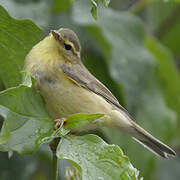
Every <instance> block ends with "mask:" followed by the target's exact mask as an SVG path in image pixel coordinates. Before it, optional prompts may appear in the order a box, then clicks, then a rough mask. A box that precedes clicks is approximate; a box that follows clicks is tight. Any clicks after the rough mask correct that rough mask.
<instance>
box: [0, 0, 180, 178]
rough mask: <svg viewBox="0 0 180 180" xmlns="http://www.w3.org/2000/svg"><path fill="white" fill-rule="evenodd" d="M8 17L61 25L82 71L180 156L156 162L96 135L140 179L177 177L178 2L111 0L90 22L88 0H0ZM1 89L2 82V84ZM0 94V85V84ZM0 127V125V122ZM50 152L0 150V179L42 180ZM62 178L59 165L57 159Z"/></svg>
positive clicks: (106, 133)
mask: <svg viewBox="0 0 180 180" xmlns="http://www.w3.org/2000/svg"><path fill="white" fill-rule="evenodd" d="M0 5H2V6H3V7H4V8H5V9H6V10H7V11H8V12H9V14H10V15H11V16H12V17H14V18H17V19H31V20H32V21H34V22H35V23H36V24H37V25H38V26H39V27H40V28H41V29H42V30H43V31H44V33H43V34H42V37H44V36H45V35H47V34H48V32H49V31H50V30H51V29H58V28H60V27H67V28H71V29H72V30H74V31H75V32H76V33H77V35H78V37H79V39H80V41H81V45H82V59H83V62H84V64H85V65H86V67H87V68H88V69H89V70H90V71H91V72H92V73H93V74H94V75H95V76H96V77H97V78H98V79H99V80H100V81H102V82H103V83H104V84H105V85H106V86H107V87H108V88H109V89H110V90H111V91H112V92H113V94H114V95H115V96H116V97H117V99H118V100H119V101H120V103H121V104H122V105H123V106H125V107H126V108H127V109H128V111H129V112H130V114H131V115H132V116H133V117H134V119H135V120H136V121H137V122H138V123H139V124H140V125H141V126H142V127H144V128H145V129H146V130H148V131H149V132H151V133H152V134H153V135H154V136H156V137H158V138H159V139H160V140H162V141H163V142H165V143H167V144H169V145H171V146H172V147H173V148H174V149H175V150H176V152H177V154H178V155H179V156H177V157H176V158H174V159H170V160H163V159H161V158H159V157H157V156H155V155H154V154H152V153H150V152H148V151H147V150H146V149H144V148H143V147H142V146H141V145H139V144H137V143H136V142H135V141H133V140H132V139H131V138H130V137H127V136H125V135H123V134H121V133H120V132H118V131H115V130H114V129H113V130H112V129H106V128H102V129H99V130H97V131H95V133H97V134H98V135H100V136H101V137H102V138H103V139H104V140H105V141H107V142H108V143H110V144H112V143H114V144H118V145H119V146H120V147H121V148H122V150H123V151H124V153H125V154H126V155H127V156H128V157H129V158H130V161H131V163H132V164H133V166H134V167H136V168H137V169H138V170H139V171H140V177H141V176H143V177H144V179H146V180H161V179H163V180H169V179H173V180H179V179H180V172H179V169H180V76H179V68H180V3H178V0H169V1H168V0H111V2H110V4H109V8H104V7H103V6H101V4H100V6H99V8H98V20H97V21H96V20H94V19H93V17H92V15H91V13H90V11H91V5H90V1H89V0H74V1H72V0H52V1H51V0H1V1H0ZM1 84H2V83H1ZM0 88H1V89H3V85H2V87H0ZM0 122H2V121H1V120H0ZM51 163H52V162H51V153H50V150H49V147H48V146H46V145H43V146H42V147H41V148H40V149H39V150H38V151H37V152H36V153H35V154H33V155H26V156H25V155H24V156H20V155H18V154H16V153H14V155H13V156H12V157H11V158H10V159H8V154H7V153H2V152H0V180H12V179H14V180H22V179H23V180H24V179H27V180H47V179H50V177H51V166H52V164H51ZM59 166H60V174H61V177H60V179H61V180H63V179H64V178H63V177H64V173H65V167H66V166H69V164H68V163H67V162H66V161H60V162H59Z"/></svg>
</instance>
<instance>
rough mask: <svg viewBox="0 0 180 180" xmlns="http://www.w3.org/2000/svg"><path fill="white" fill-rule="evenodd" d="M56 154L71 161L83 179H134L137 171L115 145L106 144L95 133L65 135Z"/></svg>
mask: <svg viewBox="0 0 180 180" xmlns="http://www.w3.org/2000/svg"><path fill="white" fill-rule="evenodd" d="M56 154H57V156H58V158H61V159H66V160H68V161H70V162H72V164H73V165H75V166H76V167H77V168H78V169H79V170H80V171H81V173H82V179H83V180H90V179H99V180H101V179H108V180H136V179H137V174H138V171H137V170H136V169H135V168H134V167H133V166H132V165H131V163H130V162H129V159H128V158H127V157H126V156H125V155H124V154H123V152H122V151H121V149H120V148H119V147H118V146H117V145H108V144H107V143H105V142H104V141H103V140H102V139H101V138H100V137H98V136H96V135H85V136H66V137H64V138H62V139H61V141H60V143H59V145H58V147H57V151H56Z"/></svg>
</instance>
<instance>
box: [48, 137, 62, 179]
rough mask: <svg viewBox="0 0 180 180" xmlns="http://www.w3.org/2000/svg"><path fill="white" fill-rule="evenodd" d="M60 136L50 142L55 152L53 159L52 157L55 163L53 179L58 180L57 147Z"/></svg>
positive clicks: (53, 152)
mask: <svg viewBox="0 0 180 180" xmlns="http://www.w3.org/2000/svg"><path fill="white" fill-rule="evenodd" d="M59 141H60V138H55V139H53V140H52V142H51V143H50V145H49V146H50V148H51V151H52V154H53V159H52V161H53V162H52V163H53V167H52V168H53V174H52V175H53V178H52V179H53V180H58V158H57V156H56V148H57V145H58V144H59Z"/></svg>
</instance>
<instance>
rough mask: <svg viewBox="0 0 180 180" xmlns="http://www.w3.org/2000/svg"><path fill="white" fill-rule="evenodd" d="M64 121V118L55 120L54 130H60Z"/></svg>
mask: <svg viewBox="0 0 180 180" xmlns="http://www.w3.org/2000/svg"><path fill="white" fill-rule="evenodd" d="M65 121H66V119H65V118H60V119H55V120H54V129H55V130H57V129H59V128H62V126H63V124H64V122H65Z"/></svg>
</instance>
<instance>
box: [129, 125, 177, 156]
mask: <svg viewBox="0 0 180 180" xmlns="http://www.w3.org/2000/svg"><path fill="white" fill-rule="evenodd" d="M132 129H134V130H132V133H131V134H130V135H131V136H132V137H133V138H134V139H135V140H136V141H137V142H139V143H140V144H142V145H143V146H144V147H146V148H147V149H149V150H150V151H152V152H154V153H155V154H158V155H159V156H161V157H163V158H168V156H175V155H176V153H175V151H174V150H172V149H171V148H170V147H168V146H167V145H165V144H164V143H162V142H161V141H159V140H158V139H156V138H155V137H153V136H152V135H151V134H149V133H148V132H147V131H145V130H144V129H143V128H141V127H140V126H138V125H137V124H136V123H134V122H133V126H132ZM133 131H134V132H133Z"/></svg>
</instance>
